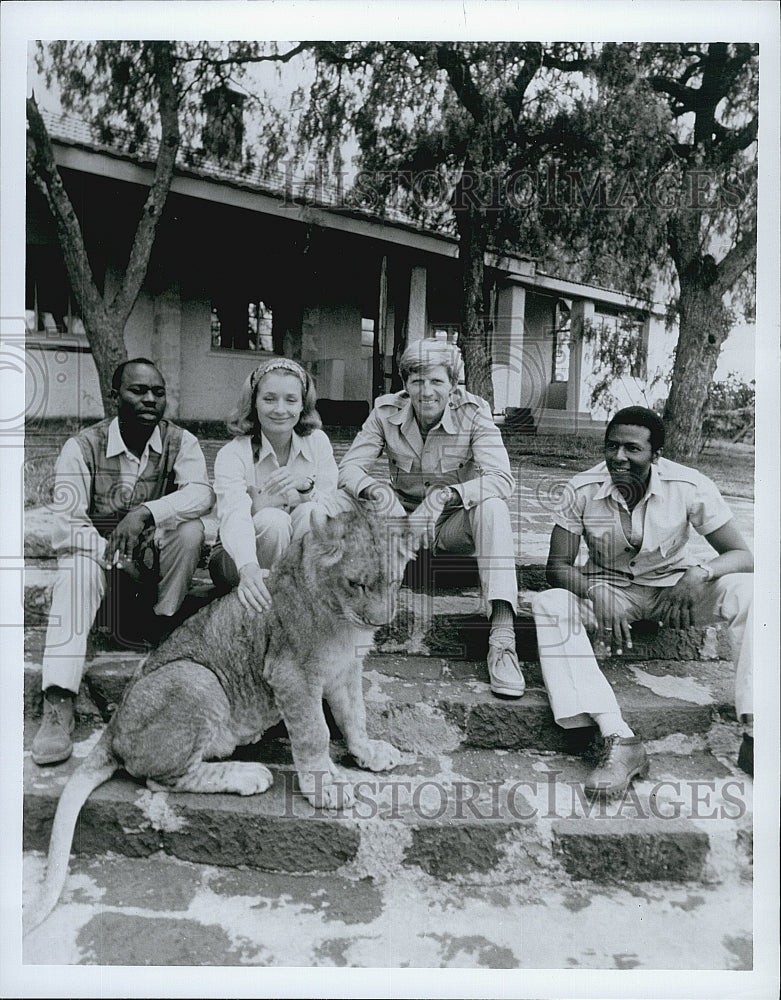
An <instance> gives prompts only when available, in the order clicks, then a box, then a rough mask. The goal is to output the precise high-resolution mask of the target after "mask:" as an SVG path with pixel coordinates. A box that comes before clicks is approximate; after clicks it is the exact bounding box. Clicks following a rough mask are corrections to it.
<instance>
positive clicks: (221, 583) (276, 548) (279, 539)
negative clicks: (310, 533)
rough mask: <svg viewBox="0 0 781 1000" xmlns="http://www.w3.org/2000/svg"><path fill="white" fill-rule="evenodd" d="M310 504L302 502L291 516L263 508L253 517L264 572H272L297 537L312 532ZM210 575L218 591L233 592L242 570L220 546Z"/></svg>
mask: <svg viewBox="0 0 781 1000" xmlns="http://www.w3.org/2000/svg"><path fill="white" fill-rule="evenodd" d="M312 507H313V504H311V503H302V504H299V505H298V506H297V507H294V508H293V509H292V511H291V512H290V513H289V514H288V513H287V511H284V510H282V509H281V508H280V507H261V509H260V510H259V511H257V512H256V513H255V514H253V515H252V524H253V527H254V528H255V551H256V554H257V557H258V563H259V565H260V568H261V569H271V567H272V566H273V565H274V563H276V561H277V559H279V557H280V556H281V555H282V553H283V552H284V551H285V549H286V548H287V547H288V545H290V543H291V541H292V540H293V539H294V538H300V537H301V535H303V534H305V533H306V531H307V530H308V529H309V521H310V518H311V516H312ZM209 572H210V573H211V576H212V580H213V581H214V584H215V586H216V587H217V588H218V589H219V590H232V589H233V588H234V587H237V586H238V584H239V569H238V567H237V566H236V563H235V562H234V561H233V558H232V557H231V556H229V555H228V553H227V552H226V551H225V549H224V548H223V547H222V545H221V544H219V543H218V544H217V545H215V547H214V551H213V553H212V557H211V559H210V560H209Z"/></svg>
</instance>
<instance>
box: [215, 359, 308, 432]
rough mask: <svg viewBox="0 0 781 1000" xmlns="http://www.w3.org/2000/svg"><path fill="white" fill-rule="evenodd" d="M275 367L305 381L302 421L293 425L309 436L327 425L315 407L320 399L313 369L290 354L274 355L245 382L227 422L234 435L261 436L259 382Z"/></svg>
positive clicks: (302, 391)
mask: <svg viewBox="0 0 781 1000" xmlns="http://www.w3.org/2000/svg"><path fill="white" fill-rule="evenodd" d="M275 371H279V372H280V373H281V374H288V375H295V376H297V378H298V379H299V381H300V382H301V400H302V403H303V406H302V408H301V416H300V417H299V418H298V423H297V424H296V426H295V427H294V428H293V429H294V430H295V432H296V434H299V435H300V436H301V437H306V436H307V435H308V434H311V433H312V431H315V430H317V429H318V428H320V427H322V426H323V422H322V420H321V419H320V414H319V413H318V412H317V409H316V407H315V403H316V402H317V390H316V388H315V382H314V379H313V378H312V376H311V375H310V374H309V372H308V371H306V370H305V369H304V368H302V367H301V365H299V364H298V362H297V361H291V360H290V358H270V359H269V360H268V361H264V362H263V364H260V365H258V367H257V368H256V369H255V371H254V372H252V374H251V375H248V376H247V378H245V379H244V382H243V383H242V386H241V389H240V390H239V398H238V401H237V402H236V406H235V407H234V408H233V410H231V414H230V416H229V417H228V420H227V424H226V425H227V428H228V432H229V433H230V434H232V435H233V437H240V436H242V435H245V434H249V435H250V437H252V438H255V439H259V438H260V421H259V420H258V410H257V398H258V386H259V385H260V382H261V379H262V378H263V376H264V375H268V374H269V373H270V372H275Z"/></svg>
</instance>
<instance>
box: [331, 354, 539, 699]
mask: <svg viewBox="0 0 781 1000" xmlns="http://www.w3.org/2000/svg"><path fill="white" fill-rule="evenodd" d="M460 366H461V355H460V352H459V350H458V348H457V347H453V346H451V345H449V344H447V343H444V342H442V341H436V340H431V339H425V340H420V341H416V342H415V343H414V344H411V345H410V346H409V347H408V348H407V349H406V351H405V352H404V354H403V355H402V357H401V359H400V362H399V368H400V371H401V377H402V379H403V381H404V386H405V388H404V391H403V392H397V393H391V394H389V395H386V396H381V397H380V398H379V399H378V400H377V401H376V402H375V404H374V409H373V410H372V412H371V413H370V414H369V416H368V418H367V420H366V422H365V423H364V425H363V427H362V428H361V430H360V432H359V433H358V436H357V437H356V438H355V440H354V441H353V443H352V445H351V447H350V449H349V450H348V452H347V454H346V455H345V457H344V458H343V459H342V462H341V464H340V466H339V486H340V487H341V488H342V489H344V490H346V491H347V492H348V493H350V494H351V495H352V496H353V497H357V498H358V499H359V500H363V501H366V502H368V503H370V504H372V505H373V506H374V507H375V509H377V510H379V511H382V512H383V513H385V514H387V515H388V516H394V515H398V514H405V513H407V512H409V511H412V510H414V509H415V508H417V507H418V505H419V504H420V503H421V501H422V500H424V498H426V497H431V496H432V495H434V496H435V500H436V502H434V503H432V504H431V505H430V513H429V514H428V515H419V516H424V517H426V516H427V517H428V519H429V523H428V524H427V525H426V526H425V530H424V533H423V537H424V543H423V544H424V545H425V546H429V545H430V546H432V547H433V548H434V550H435V551H437V552H453V553H463V554H475V555H476V556H477V564H478V570H479V573H480V584H481V590H482V596H483V601H484V604H485V608H486V612H487V614H488V615H489V617H490V621H491V631H490V635H489V640H488V645H489V649H488V671H489V676H490V681H491V690H492V691H493V692H494V694H498V695H503V696H505V697H509V698H519V697H520V696H521V695H522V694H523V692H524V689H525V682H524V678H523V674H522V673H521V669H520V667H519V665H518V655H517V653H516V650H515V631H514V627H513V624H514V616H515V612H516V610H517V602H518V584H517V579H516V575H515V554H514V546H513V535H512V526H511V524H510V512H509V509H508V507H507V500H508V499H509V497H510V496H511V495H512V493H513V490H514V489H515V480H514V479H513V475H512V472H511V471H510V459H509V457H508V455H507V450H506V448H505V447H504V442H503V441H502V437H501V434H500V433H499V431H498V429H497V427H496V425H495V424H494V421H493V416H492V414H491V410H490V407H489V406H488V404H487V403H486V401H485V400H484V399H481V398H480V397H479V396H475V395H473V394H472V393H470V392H466V391H465V390H464V389H461V388H459V386H458V373H459V369H460ZM383 451H385V452H386V453H387V456H388V463H389V466H390V479H391V482H390V486H388V485H387V484H384V483H379V482H378V481H377V480H376V479H374V478H373V477H372V476H371V475H369V471H368V470H369V469H370V468H371V467H372V465H373V464H374V462H375V461H376V459H377V458H378V457H379V455H380V454H381V453H382V452H383Z"/></svg>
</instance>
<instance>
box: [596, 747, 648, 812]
mask: <svg viewBox="0 0 781 1000" xmlns="http://www.w3.org/2000/svg"><path fill="white" fill-rule="evenodd" d="M647 774H648V754H647V753H646V752H645V747H644V746H643V744H642V742H641V741H640V738H639V737H638V736H616V735H614V736H606V737H605V745H604V748H603V750H602V756H601V758H600V761H599V763H598V764H597V766H596V767H595V768H594V770H593V771H592V772H591V774H590V775H589V776H588V777H587V778H586V784H585V790H586V794H587V795H605V796H608V797H609V796H611V795H620V794H621V793H622V792H624V791H626V789H627V788H628V787H629V782H630V781H632V779H633V778H636V777H645V776H646V775H647Z"/></svg>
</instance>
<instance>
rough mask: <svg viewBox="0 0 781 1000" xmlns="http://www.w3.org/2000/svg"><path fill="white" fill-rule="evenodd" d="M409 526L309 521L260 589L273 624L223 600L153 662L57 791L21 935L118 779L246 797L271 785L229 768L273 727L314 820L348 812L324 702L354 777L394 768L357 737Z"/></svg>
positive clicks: (362, 731)
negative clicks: (80, 821) (89, 815)
mask: <svg viewBox="0 0 781 1000" xmlns="http://www.w3.org/2000/svg"><path fill="white" fill-rule="evenodd" d="M413 516H414V515H413ZM413 524H414V522H412V521H410V522H409V523H408V525H396V526H395V528H394V527H391V526H390V525H389V524H387V523H386V522H384V521H382V520H381V519H379V518H377V517H374V516H372V515H370V514H367V513H366V512H364V511H362V510H357V509H351V510H348V511H343V512H342V513H339V514H338V515H336V516H335V517H327V516H326V515H325V514H324V512H322V511H317V512H316V513H314V514H313V516H312V521H311V529H310V531H309V533H308V534H307V535H306V536H305V537H304V538H302V539H300V540H299V541H297V542H294V543H293V544H292V545H291V546H290V547H289V548H288V550H287V551H286V552H285V553H284V555H283V556H282V558H281V559H280V560H279V562H278V563H277V565H276V567H275V568H274V569H273V570H272V572H271V574H270V575H269V577H268V581H267V585H268V589H269V592H270V593H271V595H272V606H271V609H270V610H269V611H267V612H265V613H264V614H262V615H254V614H253V613H251V612H249V611H247V610H245V609H244V608H243V607H242V606H241V604H240V603H239V600H238V597H237V596H236V593H235V592H233V593H231V594H228V595H227V596H226V597H223V598H221V599H219V600H217V601H214V602H213V603H212V604H209V605H208V606H207V607H205V608H203V609H202V610H201V611H200V612H198V613H197V614H196V615H194V616H193V617H192V618H189V619H188V620H187V621H186V622H184V623H183V624H182V625H181V626H180V627H179V628H178V629H177V630H176V631H175V632H173V633H172V634H171V636H170V637H169V638H168V639H167V640H165V641H164V642H163V643H162V644H161V645H160V646H159V648H158V649H156V650H154V651H153V652H152V653H150V655H149V656H148V657H147V658H146V660H145V661H144V662H143V663H142V664H141V666H140V668H139V670H138V672H137V673H136V675H135V676H134V677H133V679H132V680H131V682H130V684H129V685H128V687H127V689H126V692H125V695H124V697H123V699H122V702H121V704H120V705H119V708H118V709H117V711H116V713H115V714H114V716H113V718H112V719H111V721H110V722H109V724H108V726H107V727H106V730H105V732H104V733H103V736H102V737H101V739H100V740H99V742H98V743H97V745H96V746H95V748H94V749H93V750H92V752H91V753H90V754H89V755H88V756H87V757H86V758H85V760H84V761H83V763H82V764H81V765H80V766H79V767H78V768H77V770H76V771H75V772H74V773H73V775H72V776H71V778H70V779H69V781H68V782H67V784H66V785H65V788H64V789H63V793H62V796H61V798H60V802H59V803H58V806H57V812H56V815H55V818H54V824H53V827H52V835H51V842H50V845H49V859H48V867H47V873H46V879H45V881H44V885H43V890H42V893H41V895H40V897H39V899H38V900H37V901H36V903H35V905H34V906H33V908H32V910H31V912H30V914H29V915H28V914H25V918H26V919H25V932H26V931H28V930H31V929H32V928H33V927H35V926H37V924H39V923H40V922H41V921H42V920H43V919H45V917H46V916H47V915H48V914H49V913H50V912H51V910H52V909H53V908H54V906H55V905H56V903H57V900H58V899H59V895H60V892H61V890H62V886H63V885H64V883H65V877H66V875H67V867H68V858H69V855H70V847H71V842H72V839H73V831H74V828H75V824H76V820H77V818H78V814H79V810H80V809H81V807H82V805H83V804H84V802H85V801H86V799H87V797H88V796H89V795H90V793H91V792H92V791H93V790H94V789H95V788H97V787H98V786H99V785H101V784H102V783H103V782H104V781H107V780H108V779H109V778H110V777H111V776H112V775H113V774H114V772H115V771H117V770H118V769H119V768H120V767H123V768H124V769H125V770H127V771H128V772H129V773H130V774H131V775H133V776H135V777H136V778H140V779H145V780H146V784H147V786H148V787H149V788H151V789H153V790H166V791H179V792H233V793H235V794H238V795H254V794H256V793H258V792H264V791H265V790H266V789H267V788H268V787H269V786H270V785H271V783H272V780H273V779H272V775H271V772H270V771H269V770H268V768H267V767H264V766H263V764H260V763H252V762H239V761H228V760H225V758H227V757H230V755H231V754H232V753H233V751H234V750H235V749H236V747H237V746H240V745H243V744H247V743H254V742H257V741H258V740H259V739H260V738H261V736H262V735H263V733H264V732H265V731H266V730H267V729H269V728H270V727H271V726H273V725H275V724H276V723H278V722H279V721H280V719H283V720H284V722H285V725H286V727H287V731H288V734H289V736H290V744H291V748H292V753H293V761H294V763H295V767H296V770H297V772H298V780H299V783H300V786H301V791H302V792H303V794H304V795H305V796H306V797H307V798H308V799H309V801H310V802H311V803H312V804H313V805H315V806H318V807H321V808H334V807H336V806H338V805H349V804H350V802H351V801H352V800H351V797H350V793H349V790H348V789H345V788H344V786H343V785H340V786H339V788H337V786H336V785H335V783H334V779H335V777H336V776H337V771H336V767H335V765H334V764H333V762H332V760H331V757H330V754H329V742H330V738H329V731H328V726H327V724H326V720H325V717H324V714H323V707H322V701H323V699H324V698H325V700H326V701H327V702H328V704H329V705H330V708H331V711H332V713H333V716H334V719H335V720H336V723H337V725H338V726H339V728H340V729H341V731H342V733H343V734H344V737H345V740H346V741H347V747H348V749H349V751H350V753H351V754H352V755H353V757H354V758H355V760H356V761H357V763H358V765H359V766H360V767H364V768H368V769H369V770H371V771H385V770H388V769H390V768H393V767H395V766H396V764H398V763H399V761H400V759H401V755H400V753H399V751H398V750H397V749H396V748H395V747H393V746H391V745H390V744H389V743H385V742H384V741H382V740H370V739H369V737H368V735H367V733H366V712H365V707H364V701H363V689H362V684H361V669H362V660H363V655H364V653H365V651H366V650H367V649H368V648H369V647H370V646H371V642H372V635H373V633H374V630H375V629H376V628H377V627H378V626H380V625H384V624H387V623H388V622H390V621H392V619H393V618H394V617H395V614H396V598H397V593H398V589H399V585H400V583H401V578H402V574H403V571H404V566H405V565H406V563H407V561H408V560H409V559H410V558H412V556H413V555H414V552H415V548H416V538H415V531H414V528H412V527H411V526H412V525H413ZM337 793H338V794H337Z"/></svg>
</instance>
